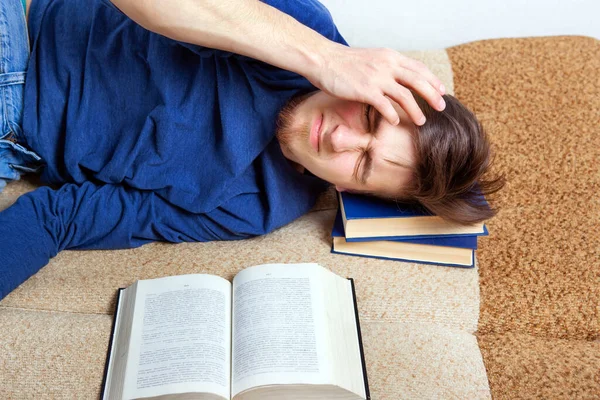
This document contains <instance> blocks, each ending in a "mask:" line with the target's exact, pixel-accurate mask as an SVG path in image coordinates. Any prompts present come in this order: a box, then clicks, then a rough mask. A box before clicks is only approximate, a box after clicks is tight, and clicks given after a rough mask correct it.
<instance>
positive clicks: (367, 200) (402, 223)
mask: <svg viewBox="0 0 600 400" xmlns="http://www.w3.org/2000/svg"><path fill="white" fill-rule="evenodd" d="M338 195H339V202H340V207H339V210H338V213H337V216H336V220H335V223H334V226H333V231H332V234H331V236H332V237H333V246H332V252H333V253H341V254H349V255H355V256H362V257H375V258H385V259H392V260H401V261H409V262H417V263H423V264H438V265H445V266H452V267H464V268H470V267H473V266H474V265H475V250H476V249H477V238H478V237H479V236H487V235H488V230H487V228H486V226H485V224H484V223H483V222H481V223H476V224H471V225H466V226H465V225H458V224H454V223H450V222H447V221H445V220H443V219H442V218H440V217H438V216H435V215H432V214H431V213H429V212H427V211H426V210H425V209H423V208H420V207H418V206H414V205H406V204H402V203H396V202H390V201H386V200H381V199H378V198H375V197H370V196H363V195H356V194H352V193H348V192H341V193H339V194H338Z"/></svg>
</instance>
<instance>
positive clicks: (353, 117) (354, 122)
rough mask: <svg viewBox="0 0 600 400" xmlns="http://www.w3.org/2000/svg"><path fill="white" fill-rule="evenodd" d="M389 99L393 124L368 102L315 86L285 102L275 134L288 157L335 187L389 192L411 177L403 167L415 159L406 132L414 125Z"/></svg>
mask: <svg viewBox="0 0 600 400" xmlns="http://www.w3.org/2000/svg"><path fill="white" fill-rule="evenodd" d="M392 104H393V106H394V107H395V108H396V111H397V112H398V113H399V115H400V124H398V125H397V126H393V125H391V124H389V123H388V122H387V121H386V120H385V118H382V116H381V115H380V114H379V112H378V111H377V110H376V109H375V108H374V107H371V106H368V105H367V104H364V103H358V102H354V101H347V100H342V99H339V98H337V97H333V96H330V95H328V94H326V93H325V92H322V91H320V90H319V91H315V92H312V93H309V94H306V95H304V96H302V97H297V98H295V99H292V101H291V102H290V103H289V104H288V105H287V106H286V107H284V109H283V110H282V111H281V113H280V115H279V119H278V121H277V126H278V129H277V139H278V140H279V143H280V145H281V149H282V151H283V154H284V155H285V156H286V157H287V158H288V159H289V160H291V161H293V162H296V163H298V164H300V165H301V166H303V167H304V168H306V169H308V170H309V171H310V172H312V173H313V174H314V175H316V176H318V177H319V178H321V179H323V180H325V181H327V182H330V183H332V184H334V185H336V187H337V188H338V190H352V191H358V192H360V191H369V192H372V193H374V194H377V195H383V196H389V197H393V196H394V195H395V194H396V193H398V190H399V189H401V188H402V187H403V186H406V185H407V184H408V182H409V181H410V177H411V173H410V170H409V169H408V168H406V167H405V166H410V167H412V166H414V162H415V159H414V147H413V140H412V136H411V133H410V132H411V131H412V130H414V129H415V125H414V124H413V123H412V121H411V120H410V118H409V117H408V115H407V114H406V113H405V112H404V110H403V109H402V108H401V107H400V106H399V105H398V104H397V103H396V102H394V101H392ZM367 108H368V110H367ZM366 111H368V118H367V117H366V115H365V112H366Z"/></svg>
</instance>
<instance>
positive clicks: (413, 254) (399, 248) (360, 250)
mask: <svg viewBox="0 0 600 400" xmlns="http://www.w3.org/2000/svg"><path fill="white" fill-rule="evenodd" d="M331 236H332V242H333V243H332V246H331V252H332V253H337V254H345V255H351V256H358V257H367V258H378V259H386V260H393V261H404V262H414V263H419V264H431V265H438V266H445V267H461V268H472V267H474V266H475V250H476V248H477V236H476V235H471V236H470V237H464V236H462V237H441V238H431V237H430V238H425V239H409V240H404V239H401V240H373V241H360V242H348V241H346V239H345V237H344V227H343V223H342V217H341V213H340V212H339V210H338V214H337V216H336V220H335V223H334V225H333V230H332V232H331ZM442 244H443V245H442ZM449 244H454V245H455V246H449Z"/></svg>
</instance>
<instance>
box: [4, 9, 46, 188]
mask: <svg viewBox="0 0 600 400" xmlns="http://www.w3.org/2000/svg"><path fill="white" fill-rule="evenodd" d="M29 49H30V47H29V37H28V35H27V22H26V21H25V13H24V12H23V5H22V4H21V1H19V0H2V1H0V192H2V190H3V189H4V187H5V186H6V184H7V183H8V182H10V181H12V180H17V179H20V177H21V175H22V174H24V173H27V172H38V170H39V169H40V168H41V167H42V166H43V160H42V159H41V157H40V156H38V155H37V154H36V153H35V152H33V151H32V150H31V149H28V148H27V145H26V143H25V141H24V136H23V130H22V128H21V126H22V124H21V122H22V118H23V89H24V87H25V74H26V70H27V63H28V61H29Z"/></svg>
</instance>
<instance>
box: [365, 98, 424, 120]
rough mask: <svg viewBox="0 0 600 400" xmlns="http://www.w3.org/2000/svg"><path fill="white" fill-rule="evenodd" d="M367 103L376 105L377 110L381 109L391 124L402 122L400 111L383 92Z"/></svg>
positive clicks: (380, 111)
mask: <svg viewBox="0 0 600 400" xmlns="http://www.w3.org/2000/svg"><path fill="white" fill-rule="evenodd" d="M413 101H414V99H413ZM367 103H369V104H371V105H372V106H373V107H375V109H377V111H379V113H380V114H381V115H383V117H384V118H385V119H386V120H387V121H388V122H389V123H390V124H392V125H398V123H400V117H399V116H398V112H397V111H396V109H395V108H394V106H393V105H392V103H390V101H389V100H388V99H387V98H386V97H385V96H384V95H383V93H382V94H381V95H379V96H376V97H374V98H371V99H370V100H367ZM415 104H416V103H415ZM417 108H418V107H417ZM419 111H420V110H419Z"/></svg>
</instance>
